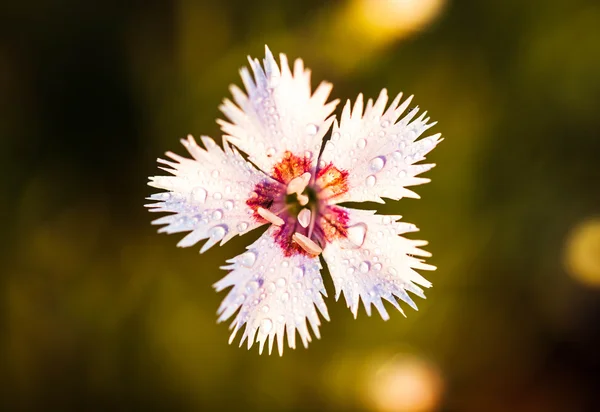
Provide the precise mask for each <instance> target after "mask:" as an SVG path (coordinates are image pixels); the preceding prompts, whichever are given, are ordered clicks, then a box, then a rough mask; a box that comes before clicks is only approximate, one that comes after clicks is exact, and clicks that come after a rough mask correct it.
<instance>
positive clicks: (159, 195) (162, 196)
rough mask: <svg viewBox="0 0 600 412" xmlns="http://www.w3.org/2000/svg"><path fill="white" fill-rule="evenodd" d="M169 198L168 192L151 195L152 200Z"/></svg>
mask: <svg viewBox="0 0 600 412" xmlns="http://www.w3.org/2000/svg"><path fill="white" fill-rule="evenodd" d="M192 193H193V192H192ZM170 197H171V194H170V193H169V192H163V193H157V194H155V195H152V200H169V198H170Z"/></svg>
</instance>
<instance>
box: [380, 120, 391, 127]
mask: <svg viewBox="0 0 600 412" xmlns="http://www.w3.org/2000/svg"><path fill="white" fill-rule="evenodd" d="M389 126H390V121H389V120H385V119H384V120H382V121H381V127H383V128H386V127H389Z"/></svg>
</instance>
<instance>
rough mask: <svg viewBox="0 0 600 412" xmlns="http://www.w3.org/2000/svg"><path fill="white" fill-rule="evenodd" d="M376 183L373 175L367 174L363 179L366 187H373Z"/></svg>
mask: <svg viewBox="0 0 600 412" xmlns="http://www.w3.org/2000/svg"><path fill="white" fill-rule="evenodd" d="M376 183H377V178H376V177H375V176H373V175H370V176H367V178H366V179H365V184H366V185H367V186H368V187H373V186H375V184H376Z"/></svg>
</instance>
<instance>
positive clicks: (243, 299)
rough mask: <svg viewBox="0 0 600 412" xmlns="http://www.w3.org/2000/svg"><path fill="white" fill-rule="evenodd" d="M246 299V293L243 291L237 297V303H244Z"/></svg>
mask: <svg viewBox="0 0 600 412" xmlns="http://www.w3.org/2000/svg"><path fill="white" fill-rule="evenodd" d="M245 300H246V295H244V294H243V293H241V294H239V295H238V296H237V298H235V303H236V304H238V305H241V304H242V303H244V301H245Z"/></svg>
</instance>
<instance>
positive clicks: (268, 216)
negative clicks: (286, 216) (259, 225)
mask: <svg viewBox="0 0 600 412" xmlns="http://www.w3.org/2000/svg"><path fill="white" fill-rule="evenodd" d="M256 211H257V212H258V214H259V215H260V216H261V217H262V218H263V219H265V220H267V221H269V222H271V223H273V224H274V225H275V226H283V224H284V223H285V222H284V220H283V219H282V218H280V217H279V216H277V215H276V214H275V213H273V212H271V211H270V210H268V209H265V208H264V207H259V208H258V209H256Z"/></svg>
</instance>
